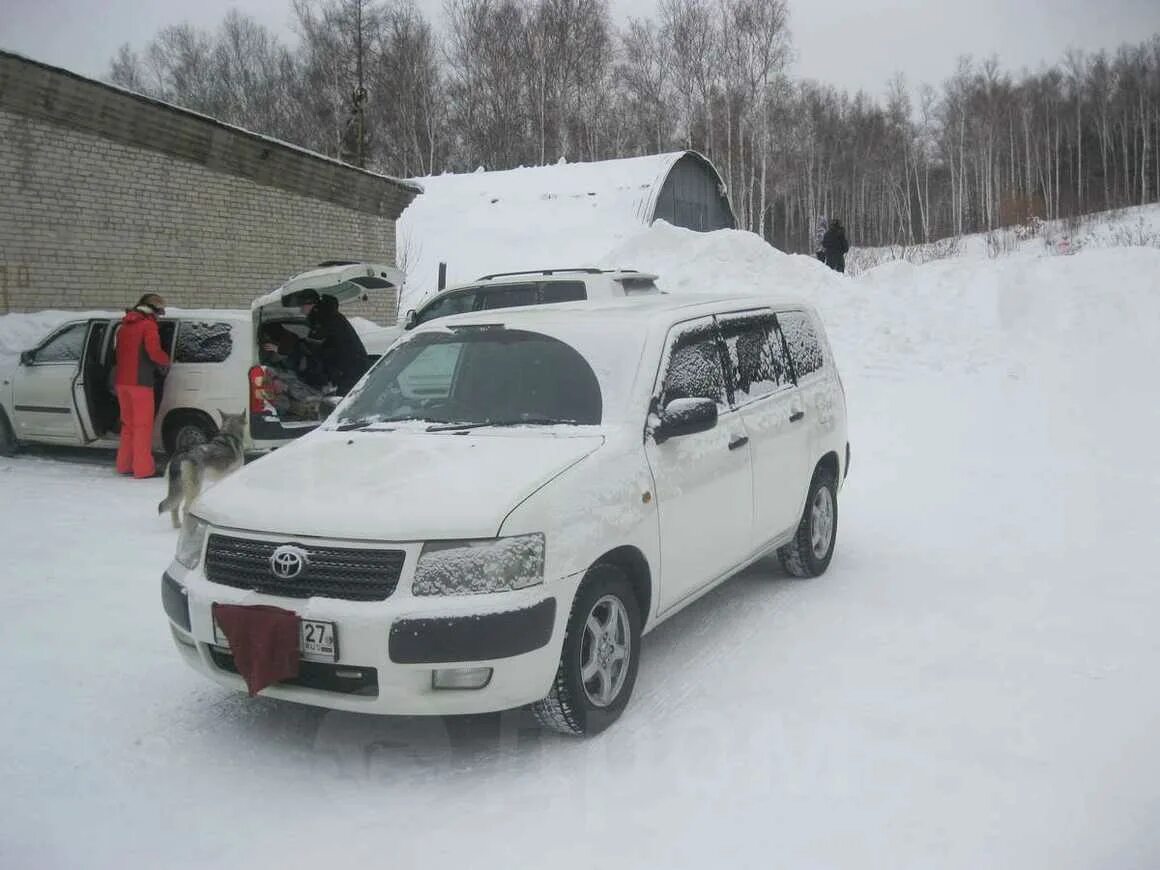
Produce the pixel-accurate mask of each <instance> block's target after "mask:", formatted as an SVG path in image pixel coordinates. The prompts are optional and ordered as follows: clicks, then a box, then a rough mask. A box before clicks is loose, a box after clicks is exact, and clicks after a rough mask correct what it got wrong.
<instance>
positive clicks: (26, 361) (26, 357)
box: [20, 350, 36, 366]
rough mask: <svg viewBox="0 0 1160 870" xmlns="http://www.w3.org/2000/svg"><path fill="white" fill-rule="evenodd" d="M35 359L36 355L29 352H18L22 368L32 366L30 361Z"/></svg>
mask: <svg viewBox="0 0 1160 870" xmlns="http://www.w3.org/2000/svg"><path fill="white" fill-rule="evenodd" d="M34 359H36V354H35V353H34V352H33V351H31V350H22V351H21V352H20V364H21V365H22V366H29V365H32V361H33V360H34Z"/></svg>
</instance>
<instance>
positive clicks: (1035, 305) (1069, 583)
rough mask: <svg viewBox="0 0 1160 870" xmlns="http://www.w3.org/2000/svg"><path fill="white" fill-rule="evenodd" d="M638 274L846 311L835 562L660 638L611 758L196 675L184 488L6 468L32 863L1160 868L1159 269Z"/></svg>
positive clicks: (1067, 265)
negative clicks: (161, 512) (184, 551)
mask: <svg viewBox="0 0 1160 870" xmlns="http://www.w3.org/2000/svg"><path fill="white" fill-rule="evenodd" d="M754 241H755V240H754ZM757 244H760V243H757ZM622 253H623V254H625V255H632V257H633V258H634V260H636V261H637V264H638V267H639V268H656V269H658V271H661V273H662V275H667V277H668V281H669V284H668V286H669V287H670V289H674V290H676V291H678V292H679V291H680V290H693V289H708V288H706V287H705V286H704V285H706V284H707V283H709V281H710V279H711V278H712V279H715V280H717V281H724V282H725V283H729V284H731V285H732V284H737V285H742V284H748V285H751V286H757V287H758V289H763V290H764V289H768V290H771V291H779V292H791V291H796V292H798V293H801V294H804V295H806V296H807V297H809V298H811V299H812V300H814V301H816V302H817V304H818V305H819V307H820V308H821V310H822V312H823V316H824V317H825V318H826V321H827V323H828V324H829V328H830V331H831V338H832V340H833V343H834V345H835V353H836V355H837V356H838V358H839V362H840V364H841V367H842V372H843V377H844V380H845V383H846V388H847V393H848V400H849V408H850V431H851V439H852V442H853V463H852V469H851V476H850V478H849V481H848V485H847V488H846V489H845V490H844V493H843V497H842V501H841V510H842V513H841V518H840V526H839V538H838V540H839V544H838V551H837V555H836V557H835V559H834V561H833V564H832V566H831V569H830V571H829V573H828V574H826V575H825V576H824V577H822V578H820V579H818V580H813V581H808V582H802V581H796V580H792V579H789V578H787V577H786V576H785V575H784V574H782V573H781V571H780V570H779V569H778V568H776V567H775V566H774V565H772V564H762V565H759V566H757V567H755V568H753V569H751V570H749V571H748V572H746V573H745V575H744V576H742V577H740V578H738V579H736V580H734V581H732V582H730V583H728V584H726V585H725V586H724V587H722V588H721V589H719V590H717V591H716V592H714V593H713V594H711V595H709V596H708V597H707V598H706V599H704V600H702V601H701V602H699V603H698V604H696V605H695V606H693V607H691V608H689V609H688V610H686V611H685V612H683V613H682V614H680V615H679V616H677V617H676V618H675V619H673V620H672V621H670V622H669V623H667V624H665V625H664V626H662V627H661V628H660V629H658V630H657V631H656V632H655V633H654V634H652V635H650V636H649V638H648V639H647V640H646V643H645V648H644V655H643V660H642V664H641V669H640V675H639V678H638V681H637V689H636V694H635V696H634V698H633V701H632V703H631V704H630V706H629V708H628V710H627V712H626V713H625V715H624V717H623V718H622V719H621V721H620V722H619V723H618V724H617V725H616V726H615V727H613V728H612V729H611V730H610V731H608V732H606V733H605V734H603V735H601V736H600V737H598V738H595V739H592V740H588V741H574V740H568V739H564V738H558V737H556V736H553V735H549V734H542V733H540V732H539V731H538V730H537V729H536V728H535V727H534V726H532V725H531V724H530V723H529V722H528V721H527V720H526V719H525V718H524V717H522V716H520V715H519V714H511V715H508V716H504V717H501V718H500V719H499V720H498V722H497V721H494V720H482V721H473V722H450V723H444V722H441V721H439V720H425V719H398V718H374V717H365V716H358V715H353V714H340V713H328V712H323V711H319V710H313V709H309V708H304V707H296V706H293V705H289V704H283V703H279V702H274V701H269V700H264V699H257V700H252V701H251V700H248V699H246V698H245V697H242V696H238V695H233V694H231V693H229V692H227V691H225V690H223V689H220V688H218V687H216V686H214V685H211V684H209V683H207V682H206V681H204V680H202V679H201V678H200V677H198V676H197V675H195V674H194V673H192V672H190V671H189V670H187V669H186V668H185V667H184V665H183V664H182V663H181V662H180V661H179V659H178V657H177V654H176V653H175V652H174V650H172V649H171V641H170V639H169V636H168V631H167V628H166V623H165V617H164V615H163V614H162V611H161V607H160V603H159V592H158V581H159V576H160V573H161V571H162V569H163V568H164V566H165V565H166V564H167V562H168V560H169V558H170V553H171V550H172V547H173V543H174V535H173V532H172V531H170V530H169V529H168V528H167V523H166V522H165V521H163V520H162V519H160V518H157V517H156V516H155V505H156V503H157V501H158V499H159V498H160V494H161V482H160V481H149V482H138V481H130V480H123V479H119V478H117V477H115V476H114V475H113V474H112V471H111V468H110V465H111V462H110V461H109V459H108V457H99V458H97V459H87V460H86V459H83V458H81V457H80V456H79V455H78V454H75V453H70V454H61V453H57V452H47V451H45V452H37V453H34V454H32V455H27V456H22V457H20V458H17V459H13V460H0V555H2V557H3V558H2V559H0V565H2V566H3V567H2V569H0V571H2V573H0V576H2V578H3V579H2V580H0V612H2V613H3V615H4V619H5V630H4V634H3V636H4V638H5V641H6V643H7V652H8V660H7V663H6V665H5V667H4V668H3V669H0V696H2V697H3V698H4V700H5V706H4V708H3V712H2V713H0V745H2V746H4V747H5V750H4V754H3V756H0V781H3V782H4V784H5V788H4V791H3V797H0V866H4V867H69V868H72V867H118V868H123V867H146V866H148V867H176V868H180V867H192V866H199V867H215V868H232V867H274V866H278V867H286V868H290V867H293V868H298V867H303V868H305V867H311V868H312V867H318V866H341V867H354V866H359V865H360V863H364V862H365V864H366V865H367V866H392V867H456V866H460V867H462V866H470V867H520V866H525V865H528V864H534V865H535V866H539V865H545V866H549V867H581V866H592V865H593V864H595V863H604V862H606V863H608V864H609V865H610V866H618V867H626V868H632V867H690V868H710V867H762V868H765V867H771V866H773V867H809V868H838V867H842V868H846V867H850V868H869V867H882V868H896V867H916V868H917V867H921V868H929V867H940V868H941V867H954V868H959V867H961V868H978V867H1004V868H1053V870H1055V868H1070V867H1077V868H1078V867H1091V868H1095V867H1100V868H1105V867H1114V868H1151V867H1156V866H1158V864H1160V828H1158V827H1157V825H1156V819H1157V818H1160V785H1158V783H1160V743H1158V742H1157V739H1156V735H1157V733H1158V731H1160V693H1158V692H1157V691H1156V689H1155V686H1156V682H1157V673H1160V631H1158V630H1157V621H1156V616H1155V615H1156V613H1157V611H1158V608H1160V572H1158V571H1157V568H1156V558H1155V556H1154V554H1153V553H1152V552H1151V550H1150V544H1151V542H1152V541H1154V540H1155V538H1156V534H1155V525H1156V522H1157V520H1158V519H1160V471H1158V467H1157V463H1156V461H1155V448H1156V444H1157V443H1160V402H1158V401H1157V398H1158V397H1160V394H1158V391H1157V387H1156V383H1155V374H1156V366H1155V361H1154V352H1155V351H1154V349H1155V348H1156V347H1158V346H1160V251H1155V250H1145V249H1119V250H1109V251H1100V250H1095V251H1084V252H1082V253H1080V254H1077V255H1075V256H1070V257H1044V258H1029V259H1028V258H1016V259H1011V260H996V261H990V260H986V259H975V260H972V259H960V260H944V261H940V262H936V263H931V264H928V265H925V266H912V265H909V264H906V263H900V264H891V265H887V266H883V267H880V268H879V269H876V270H873V271H871V272H869V273H868V274H866V275H865V276H863V277H861V278H859V279H856V280H855V279H848V278H847V279H842V278H838V277H836V276H834V275H832V274H831V273H829V272H827V271H826V270H825V269H824V268H822V267H821V266H820V265H818V264H816V263H815V262H813V261H811V260H809V259H808V258H804V257H785V256H784V255H780V254H778V253H777V252H773V251H770V250H769V249H768V248H761V249H759V248H757V247H754V246H753V245H752V244H750V240H749V239H747V238H745V237H744V236H742V235H741V234H713V236H712V237H693V236H692V235H691V234H684V233H683V232H682V231H678V230H673V229H671V228H666V227H660V228H656V229H654V230H653V231H652V232H651V233H650V234H648V236H647V237H645V238H643V239H641V240H638V241H637V242H636V243H635V244H634V246H633V247H632V249H631V250H627V251H624V252H622Z"/></svg>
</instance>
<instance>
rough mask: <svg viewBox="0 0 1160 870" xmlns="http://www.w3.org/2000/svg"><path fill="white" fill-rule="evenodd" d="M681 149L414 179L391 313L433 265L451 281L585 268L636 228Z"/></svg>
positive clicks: (409, 302)
mask: <svg viewBox="0 0 1160 870" xmlns="http://www.w3.org/2000/svg"><path fill="white" fill-rule="evenodd" d="M683 153H684V152H674V153H671V154H656V155H650V156H646V157H630V158H626V159H623V160H605V161H600V162H597V163H560V164H556V165H553V166H535V167H522V168H520V169H511V170H507V171H502V172H482V171H480V172H473V173H467V174H451V173H446V174H444V175H433V176H428V177H425V178H416V179H412V180H413V181H415V182H417V183H418V184H419V185H421V186H422V188H423V190H424V193H423V195H422V196H420V197H418V198H416V200H415V201H414V202H413V203H411V205H409V206H408V207H407V209H406V211H404V212H403V215H402V217H400V218H399V224H398V251H399V254H398V260H399V264H400V266H402V267H403V268H405V270H406V272H407V285H408V286H407V287H406V288H405V289H404V294H405V301H402V302H401V303H400V305H399V310H400V311H406V310H407V308H413V307H415V306H416V305H417V304H418V303H419V302H420V301H421V300H422V299H423V298H424V297H426V296H427V295H429V294H430V293H432V292H434V291H435V287H436V281H437V277H438V271H439V263H440V262H445V263H446V264H447V281H448V283H449V284H458V283H463V282H465V281H473V280H474V279H476V278H478V277H479V276H481V275H484V274H487V273H489V272H504V271H510V270H513V269H528V268H549V267H552V266H555V267H560V268H567V267H577V266H591V265H593V264H594V263H595V262H596V260H597V259H598V258H599V257H600V256H601V255H602V254H603V253H604V252H605V251H607V250H608V249H609V247H610V246H612V245H615V244H617V243H618V242H619V241H620V240H622V239H626V238H628V237H629V236H631V235H633V234H634V233H637V232H639V231H640V230H641V228H642V227H643V226H644V220H645V217H646V216H647V215H649V214H651V212H652V206H653V201H654V199H655V197H656V195H657V193H658V191H659V188H660V185H661V183H662V182H663V181H664V178H665V176H666V175H667V174H668V171H669V169H670V168H671V167H672V165H673V163H675V162H676V161H677V160H678V159H680V157H681V156H682V154H683ZM618 265H624V266H630V267H631V266H633V265H634V264H632V263H623V264H618Z"/></svg>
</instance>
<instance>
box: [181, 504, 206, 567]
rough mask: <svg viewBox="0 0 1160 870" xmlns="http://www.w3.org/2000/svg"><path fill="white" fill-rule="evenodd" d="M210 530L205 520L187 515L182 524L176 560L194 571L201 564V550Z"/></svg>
mask: <svg viewBox="0 0 1160 870" xmlns="http://www.w3.org/2000/svg"><path fill="white" fill-rule="evenodd" d="M208 529H209V526H208V524H206V522H205V521H204V520H199V519H198V518H197V517H195V516H192V515H190V514H186V515H185V521H184V522H183V523H182V524H181V534H180V535H178V536H177V554H176V555H175V557H174V558H176V559H177V561H178V562H180V563H181V564H182V565H184V566H185V567H186V568H188V569H189V570H190V571H192V570H193V569H194V568H196V567H197V566H198V565H200V564H201V549H202V547H203V546H205V533H206V531H207V530H208Z"/></svg>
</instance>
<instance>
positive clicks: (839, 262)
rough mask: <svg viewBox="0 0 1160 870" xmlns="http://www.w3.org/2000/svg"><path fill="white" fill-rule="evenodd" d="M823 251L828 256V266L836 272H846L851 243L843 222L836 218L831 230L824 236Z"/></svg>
mask: <svg viewBox="0 0 1160 870" xmlns="http://www.w3.org/2000/svg"><path fill="white" fill-rule="evenodd" d="M822 250H823V251H825V254H826V265H827V266H829V267H830V268H831V269H833V270H834V271H835V272H845V271H846V252H847V251H849V250H850V243H849V242H848V241H846V229H845V227H843V226H842V222H841V221H840V220H838V219H837V218H834V219H833V220H832V221H831V222H830V228H829V229H828V230H826V234H825V235H824V236H822Z"/></svg>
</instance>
